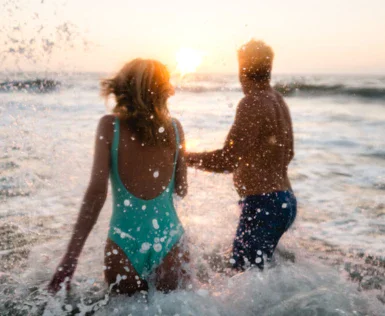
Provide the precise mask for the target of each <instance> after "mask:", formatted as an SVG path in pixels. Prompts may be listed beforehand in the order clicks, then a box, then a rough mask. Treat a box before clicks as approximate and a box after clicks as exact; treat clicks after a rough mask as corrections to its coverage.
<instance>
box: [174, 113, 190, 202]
mask: <svg viewBox="0 0 385 316" xmlns="http://www.w3.org/2000/svg"><path fill="white" fill-rule="evenodd" d="M174 120H175V122H176V125H177V128H178V132H179V139H180V147H179V154H178V160H177V163H176V171H175V193H176V194H178V195H179V196H181V197H185V196H186V195H187V190H188V184H187V165H186V160H185V152H186V143H185V139H184V132H183V127H182V125H181V124H180V122H179V121H178V120H176V119H174Z"/></svg>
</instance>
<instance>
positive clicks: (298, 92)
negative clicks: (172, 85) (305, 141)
mask: <svg viewBox="0 0 385 316" xmlns="http://www.w3.org/2000/svg"><path fill="white" fill-rule="evenodd" d="M274 89H276V90H277V91H278V92H280V93H282V94H283V95H284V96H286V97H291V96H338V95H340V96H348V97H359V98H371V99H383V98H385V88H373V87H347V86H345V85H342V84H335V85H322V84H320V85H317V84H306V83H276V84H275V85H274ZM177 90H178V91H185V92H191V93H207V92H242V89H241V87H234V86H204V85H191V86H178V87H177Z"/></svg>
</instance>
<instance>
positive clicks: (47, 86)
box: [0, 79, 61, 93]
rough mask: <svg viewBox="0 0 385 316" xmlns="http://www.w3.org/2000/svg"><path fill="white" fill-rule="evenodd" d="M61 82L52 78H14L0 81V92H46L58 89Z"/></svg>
mask: <svg viewBox="0 0 385 316" xmlns="http://www.w3.org/2000/svg"><path fill="white" fill-rule="evenodd" d="M60 86H61V83H60V82H59V81H56V80H52V79H34V80H21V81H19V80H14V81H5V82H2V83H0V92H6V93H7V92H16V91H19V92H27V93H47V92H54V91H56V90H58V88H59V87H60Z"/></svg>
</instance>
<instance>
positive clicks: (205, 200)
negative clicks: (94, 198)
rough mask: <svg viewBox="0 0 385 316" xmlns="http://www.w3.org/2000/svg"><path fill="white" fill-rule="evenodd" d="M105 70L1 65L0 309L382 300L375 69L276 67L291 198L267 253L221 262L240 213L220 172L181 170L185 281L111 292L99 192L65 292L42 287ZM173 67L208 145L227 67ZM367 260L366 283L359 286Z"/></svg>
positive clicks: (282, 308) (217, 140)
mask: <svg viewBox="0 0 385 316" xmlns="http://www.w3.org/2000/svg"><path fill="white" fill-rule="evenodd" d="M105 76H107V74H95V73H72V74H63V73H60V74H55V73H49V74H47V73H45V74H41V73H22V74H21V73H19V74H1V75H0V83H4V84H3V85H0V135H1V136H0V149H1V150H0V172H1V174H0V201H1V203H0V257H1V259H0V314H1V315H66V314H68V315H72V314H79V315H85V314H86V313H87V312H91V311H92V312H95V313H96V314H97V315H130V314H131V315H236V314H238V315H381V314H383V312H384V310H385V307H384V305H383V303H382V302H381V301H382V299H383V290H382V289H383V288H384V287H385V283H384V257H383V256H384V253H385V194H384V192H385V141H384V135H385V104H384V100H385V78H384V77H378V76H377V77H374V76H366V77H362V76H361V77H359V76H355V77H353V76H332V75H330V76H326V75H324V76H310V75H308V76H274V78H273V84H274V85H275V86H276V87H277V89H279V91H280V92H281V93H283V94H284V95H285V96H286V101H287V103H288V105H289V107H290V111H291V115H292V119H293V126H294V134H295V158H294V160H293V161H292V163H291V164H290V168H289V169H290V170H289V175H290V178H291V180H292V185H293V189H294V191H295V194H296V196H297V198H298V203H299V204H298V205H299V209H298V216H297V219H296V222H295V223H294V225H293V227H292V228H291V229H290V231H289V232H288V233H287V234H285V236H284V237H283V238H282V240H281V245H280V246H279V250H280V252H279V253H278V254H277V256H276V262H275V263H274V265H273V266H269V267H267V269H266V270H265V271H263V272H260V271H258V270H249V271H246V272H244V273H241V274H237V275H233V274H231V273H230V272H229V271H228V269H227V266H228V259H229V253H230V252H231V245H232V240H233V237H234V234H235V229H236V225H237V221H238V218H239V214H240V209H239V207H238V205H237V200H238V196H237V194H236V192H235V190H234V187H233V185H232V178H231V175H226V174H225V175H221V174H212V173H207V172H201V171H195V170H189V173H188V176H189V180H188V181H189V194H188V196H187V197H186V198H185V199H184V200H178V201H176V204H177V209H178V213H179V216H180V219H181V221H182V222H183V224H184V226H185V228H186V231H187V235H188V239H189V249H190V253H191V267H190V273H191V274H192V276H193V278H192V284H191V286H192V288H191V289H188V290H179V291H175V292H173V293H170V294H167V295H166V294H162V293H159V292H156V291H154V290H153V289H150V291H149V293H148V295H146V296H144V295H143V294H138V295H136V296H134V297H131V298H127V297H111V296H110V295H109V293H108V289H107V286H106V285H105V283H104V280H103V251H104V244H105V240H106V236H107V230H108V223H109V218H110V216H111V196H110V192H109V195H108V199H107V201H106V203H105V206H104V207H103V210H102V212H101V214H100V217H99V219H98V222H97V224H96V225H95V227H94V229H93V231H92V232H91V234H90V236H89V238H88V240H87V243H86V245H85V247H84V250H83V253H82V255H81V257H80V260H79V265H78V268H77V271H76V273H75V276H74V280H73V288H72V291H71V293H70V295H69V296H66V295H65V294H64V293H59V294H58V295H57V296H56V297H51V296H49V295H48V294H47V293H45V292H44V289H45V287H46V285H47V282H48V281H49V279H50V277H51V276H52V274H53V272H54V270H55V268H56V267H57V264H58V262H59V261H60V259H61V257H62V255H63V254H64V251H65V248H66V245H67V243H68V240H69V238H70V236H71V232H72V228H73V225H74V223H75V220H76V217H77V214H78V210H79V206H80V204H81V200H82V196H83V194H84V192H85V189H86V186H87V184H88V181H89V176H90V168H91V163H92V156H93V144H94V137H95V129H96V125H97V122H98V119H99V118H100V117H101V116H102V115H104V114H106V113H108V111H109V109H111V106H112V104H111V102H110V103H108V104H105V101H104V100H102V99H101V98H100V97H99V92H98V82H99V79H101V78H103V77H105ZM37 78H39V79H42V80H41V81H36V79H37ZM26 80H28V81H26ZM47 80H51V81H47ZM173 80H174V84H175V85H176V88H177V89H176V90H177V92H176V95H175V96H174V97H172V98H171V99H170V100H169V108H170V111H171V114H172V115H173V116H175V117H176V118H178V119H179V120H180V121H181V123H182V125H183V128H184V130H185V135H186V140H187V147H188V149H189V150H190V151H203V150H211V149H217V148H220V147H221V146H222V144H223V142H224V139H225V137H226V135H227V132H228V130H229V128H230V126H231V124H232V122H233V119H234V114H235V110H236V106H237V103H238V102H239V100H240V99H241V98H242V92H241V89H240V86H239V84H238V82H237V77H236V76H235V75H208V74H199V75H195V76H189V77H186V78H174V79H173ZM347 258H348V260H347ZM360 259H362V260H364V262H363V264H361V263H362V261H360ZM347 261H348V262H347ZM357 262H358V263H357ZM365 264H367V265H369V267H368V266H365ZM355 266H357V267H359V266H361V267H364V268H363V270H359V269H358V270H357V271H355V270H354V269H353V268H352V267H355ZM368 271H369V272H370V271H372V272H371V274H370V273H369V272H368ZM373 271H375V272H373ZM355 272H357V273H358V274H359V275H358V276H357V278H356V279H355V274H354V273H355ZM368 274H370V276H371V279H370V280H372V281H373V284H374V285H373V286H367V287H366V288H365V286H364V285H363V284H364V283H363V282H365V280H366V279H365V278H368ZM373 278H374V279H373ZM376 282H377V283H376ZM367 283H368V282H367ZM370 284H372V283H370ZM365 289H366V291H363V290H365Z"/></svg>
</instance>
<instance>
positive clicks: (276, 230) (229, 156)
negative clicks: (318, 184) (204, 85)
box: [187, 40, 297, 270]
mask: <svg viewBox="0 0 385 316" xmlns="http://www.w3.org/2000/svg"><path fill="white" fill-rule="evenodd" d="M273 58H274V52H273V50H272V49H271V47H269V46H267V45H266V44H265V43H264V42H262V41H255V40H251V41H250V42H248V43H246V44H245V45H243V46H242V47H241V48H240V50H239V51H238V61H239V79H240V82H241V85H242V90H243V92H244V94H245V96H244V98H243V99H242V100H241V101H240V102H239V104H238V107H237V112H236V116H235V120H234V123H233V125H232V127H231V129H230V132H229V134H228V136H227V139H226V141H225V144H224V146H223V148H222V149H219V150H215V151H211V152H203V153H188V154H187V163H188V165H189V166H191V167H195V168H199V169H202V170H206V171H211V172H231V173H233V181H234V185H235V188H236V190H237V192H238V194H239V196H240V197H241V201H240V205H241V206H242V213H241V217H240V221H239V225H238V229H237V232H236V237H235V240H234V244H233V258H232V260H230V261H231V262H232V263H233V267H234V268H236V269H241V270H242V269H244V268H245V267H248V266H258V267H259V268H260V269H263V266H264V256H265V257H267V258H268V259H271V257H272V255H273V252H274V249H275V247H276V246H277V244H278V241H279V239H280V238H281V236H282V235H283V233H284V232H285V231H286V230H287V229H288V228H289V227H290V225H291V224H292V223H293V221H294V219H295V216H296V209H297V203H296V199H295V196H294V194H293V192H292V191H291V185H290V181H289V178H288V175H287V170H288V165H289V163H290V161H291V160H292V158H293V156H294V149H293V130H292V124H291V118H290V113H289V109H288V107H287V105H286V103H285V101H284V100H283V98H282V96H281V95H280V94H279V93H278V92H277V91H275V90H274V89H273V88H272V87H271V86H270V74H271V70H272V64H273Z"/></svg>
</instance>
